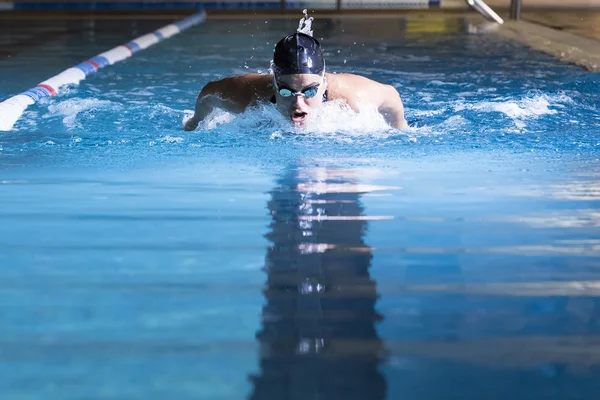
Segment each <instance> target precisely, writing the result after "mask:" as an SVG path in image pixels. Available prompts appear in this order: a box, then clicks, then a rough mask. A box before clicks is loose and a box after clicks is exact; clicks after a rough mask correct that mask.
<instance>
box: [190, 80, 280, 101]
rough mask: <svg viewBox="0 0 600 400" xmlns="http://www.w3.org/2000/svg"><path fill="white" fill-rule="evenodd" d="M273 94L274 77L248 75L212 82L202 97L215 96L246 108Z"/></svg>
mask: <svg viewBox="0 0 600 400" xmlns="http://www.w3.org/2000/svg"><path fill="white" fill-rule="evenodd" d="M272 93H273V76H272V75H263V74H246V75H238V76H230V77H226V78H223V79H220V80H214V81H211V82H209V83H207V84H206V86H204V88H203V89H202V92H201V94H200V95H209V94H214V95H217V96H219V97H222V98H225V99H228V100H230V101H233V102H234V103H237V104H239V105H241V106H243V107H246V106H248V105H251V104H253V103H256V102H259V101H264V100H265V99H268V98H269V97H270V96H271V95H272Z"/></svg>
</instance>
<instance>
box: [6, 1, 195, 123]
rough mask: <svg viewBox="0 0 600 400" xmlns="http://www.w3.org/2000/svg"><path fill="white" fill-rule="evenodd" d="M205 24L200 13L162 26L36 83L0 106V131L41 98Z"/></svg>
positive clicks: (56, 92)
mask: <svg viewBox="0 0 600 400" xmlns="http://www.w3.org/2000/svg"><path fill="white" fill-rule="evenodd" d="M205 20H206V13H205V12H204V11H200V12H198V13H196V14H193V15H191V16H189V17H187V18H185V19H182V20H180V21H177V22H175V23H173V24H169V25H166V26H164V27H162V28H160V29H157V30H156V31H154V32H152V33H148V34H146V35H143V36H140V37H138V38H137V39H134V40H132V41H130V42H127V43H125V44H122V45H120V46H117V47H115V48H114V49H111V50H108V51H106V52H104V53H102V54H98V55H97V56H95V57H92V58H90V59H88V60H85V61H83V62H81V63H79V64H77V65H75V66H74V67H71V68H69V69H66V70H64V71H63V72H61V73H60V74H58V75H55V76H53V77H52V78H49V79H46V80H45V81H43V82H40V83H39V84H38V85H36V86H35V87H33V88H31V89H29V90H26V91H24V92H23V93H20V94H18V95H16V96H13V97H11V98H9V99H7V100H5V101H3V102H2V103H0V131H8V130H11V129H12V128H13V126H14V125H15V123H16V122H17V120H18V119H19V118H20V117H21V115H22V114H23V112H24V111H25V110H26V109H27V107H29V106H30V105H32V104H34V103H36V102H37V101H38V100H40V99H41V98H43V97H49V96H56V95H57V94H58V93H59V90H60V88H61V87H63V86H65V85H77V84H78V83H79V82H81V81H82V80H84V79H85V78H86V76H88V75H90V74H93V73H95V72H96V71H98V70H99V69H101V68H104V67H106V66H108V65H112V64H115V63H117V62H119V61H123V60H125V59H126V58H129V57H131V56H132V55H133V54H135V53H137V52H138V51H141V50H144V49H147V48H148V47H150V46H152V45H154V44H156V43H158V42H160V41H163V40H165V39H168V38H170V37H171V36H174V35H176V34H178V33H179V32H182V31H184V30H185V29H188V28H190V27H192V26H194V25H197V24H199V23H202V22H204V21H205Z"/></svg>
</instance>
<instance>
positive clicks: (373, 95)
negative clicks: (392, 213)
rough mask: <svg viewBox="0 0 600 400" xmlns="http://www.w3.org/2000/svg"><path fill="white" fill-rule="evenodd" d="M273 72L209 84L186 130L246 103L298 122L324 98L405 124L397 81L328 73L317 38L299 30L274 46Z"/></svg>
mask: <svg viewBox="0 0 600 400" xmlns="http://www.w3.org/2000/svg"><path fill="white" fill-rule="evenodd" d="M271 67H272V68H271V69H272V70H273V75H265V74H246V75H242V76H233V77H228V78H225V79H222V80H218V81H212V82H209V83H207V84H206V86H204V87H203V88H202V90H201V92H200V94H199V95H198V99H197V101H196V107H195V112H194V115H193V117H191V118H190V119H189V120H187V121H186V123H185V125H184V129H185V130H186V131H191V130H194V129H196V127H197V126H198V123H199V122H200V121H202V120H204V119H205V118H206V117H207V116H208V115H209V114H210V113H211V112H212V111H213V110H215V109H217V108H219V109H223V110H226V111H229V112H232V113H242V112H244V111H245V110H246V109H247V108H248V107H252V106H256V105H258V104H260V103H267V102H271V103H274V104H275V105H276V107H277V110H279V112H280V113H281V114H282V115H283V116H284V117H286V118H289V120H290V121H291V122H292V123H293V124H295V125H296V126H302V125H303V124H304V123H305V121H307V120H308V119H309V118H310V117H311V115H312V114H313V113H314V112H315V111H316V110H318V108H319V107H320V106H321V104H322V103H323V102H326V101H331V100H343V102H342V104H345V105H347V106H348V107H350V108H351V109H352V110H354V111H355V112H357V113H358V112H359V106H371V107H374V108H376V109H377V111H378V112H379V114H381V115H382V116H383V118H384V119H385V121H386V123H387V124H388V125H389V126H391V127H393V128H406V127H407V126H408V124H407V123H406V119H405V118H404V106H403V104H402V100H401V99H400V95H399V94H398V92H397V91H396V89H395V88H394V87H393V86H390V85H385V84H381V83H379V82H376V81H373V80H371V79H368V78H365V77H362V76H359V75H354V74H331V73H328V72H325V59H324V58H323V51H322V50H321V45H320V43H319V41H318V40H316V39H315V38H313V37H312V36H310V35H307V34H305V33H301V32H296V33H294V34H292V35H288V36H286V37H284V38H283V39H281V40H280V41H279V42H278V43H277V45H276V46H275V52H274V54H273V62H272V64H271Z"/></svg>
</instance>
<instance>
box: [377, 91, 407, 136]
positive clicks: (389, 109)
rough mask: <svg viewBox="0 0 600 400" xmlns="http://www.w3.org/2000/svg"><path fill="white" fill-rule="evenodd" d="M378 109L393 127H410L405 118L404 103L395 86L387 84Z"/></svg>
mask: <svg viewBox="0 0 600 400" xmlns="http://www.w3.org/2000/svg"><path fill="white" fill-rule="evenodd" d="M378 111H379V113H380V114H381V115H383V118H384V119H385V122H386V123H387V124H388V125H389V126H391V127H392V128H408V123H407V122H406V119H405V118H404V104H402V99H401V98H400V95H399V94H398V91H397V90H396V89H395V88H394V87H393V86H389V85H385V87H384V89H383V99H382V102H381V104H380V105H379V107H378Z"/></svg>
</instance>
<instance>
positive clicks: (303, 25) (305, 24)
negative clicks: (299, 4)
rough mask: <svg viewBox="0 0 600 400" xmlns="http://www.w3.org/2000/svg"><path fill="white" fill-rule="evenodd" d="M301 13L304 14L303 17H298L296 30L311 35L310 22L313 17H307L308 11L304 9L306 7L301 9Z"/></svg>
mask: <svg viewBox="0 0 600 400" xmlns="http://www.w3.org/2000/svg"><path fill="white" fill-rule="evenodd" d="M302 14H304V17H302V18H301V19H300V22H299V23H298V29H297V31H298V32H299V33H304V34H306V35H309V36H312V35H313V31H312V23H313V21H314V18H313V17H310V18H309V17H308V11H307V10H306V8H305V9H304V10H302Z"/></svg>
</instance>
